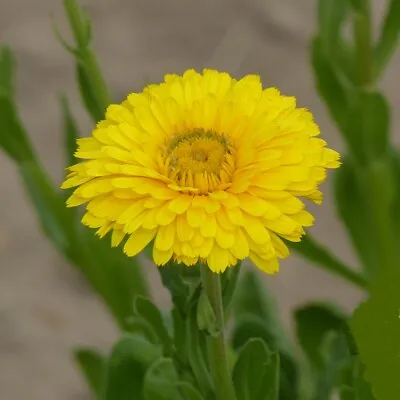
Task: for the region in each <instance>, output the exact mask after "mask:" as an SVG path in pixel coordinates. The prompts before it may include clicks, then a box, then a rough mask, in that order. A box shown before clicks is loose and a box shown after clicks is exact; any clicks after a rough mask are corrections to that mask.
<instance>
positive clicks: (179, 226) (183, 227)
mask: <svg viewBox="0 0 400 400" xmlns="http://www.w3.org/2000/svg"><path fill="white" fill-rule="evenodd" d="M194 232H195V230H194V229H193V228H192V227H191V226H190V225H189V223H188V221H187V219H186V217H185V216H184V215H178V218H177V220H176V234H177V237H178V239H179V240H180V241H181V242H184V241H187V240H191V239H192V238H193V236H194Z"/></svg>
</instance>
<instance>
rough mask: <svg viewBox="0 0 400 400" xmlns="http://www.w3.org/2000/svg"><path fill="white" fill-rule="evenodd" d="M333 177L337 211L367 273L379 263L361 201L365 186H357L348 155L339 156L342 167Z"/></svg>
mask: <svg viewBox="0 0 400 400" xmlns="http://www.w3.org/2000/svg"><path fill="white" fill-rule="evenodd" d="M334 177H335V179H334V190H335V200H336V208H337V211H338V213H339V216H340V218H341V220H342V221H343V222H344V224H345V226H346V228H347V230H348V233H349V235H350V238H351V241H352V243H353V245H354V247H355V249H356V250H357V254H358V256H359V258H360V261H361V263H362V266H363V267H364V269H365V271H366V272H367V273H368V275H371V274H372V273H373V272H374V270H375V269H376V266H377V265H379V262H378V254H377V250H376V246H375V245H374V242H373V238H372V237H371V235H370V233H371V232H372V231H373V226H372V223H371V219H370V217H369V212H368V210H367V206H366V203H365V195H364V190H365V189H364V188H363V187H361V185H360V180H359V179H357V170H356V168H355V166H354V164H353V163H351V160H350V159H348V158H345V159H343V163H342V166H341V167H340V168H339V170H338V171H336V173H335V175H334ZM360 221H362V224H361V223H360Z"/></svg>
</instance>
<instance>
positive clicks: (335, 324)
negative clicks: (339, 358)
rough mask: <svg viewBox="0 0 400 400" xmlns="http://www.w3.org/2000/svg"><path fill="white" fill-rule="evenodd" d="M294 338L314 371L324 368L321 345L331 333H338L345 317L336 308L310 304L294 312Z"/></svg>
mask: <svg viewBox="0 0 400 400" xmlns="http://www.w3.org/2000/svg"><path fill="white" fill-rule="evenodd" d="M294 320H295V323H296V325H295V326H296V336H297V339H298V342H299V344H300V346H301V347H302V349H303V351H304V353H305V354H306V355H307V358H308V360H309V362H310V363H311V365H312V367H313V368H314V369H315V370H320V369H323V368H324V364H325V360H324V358H325V355H324V354H323V353H322V352H323V344H324V340H325V338H326V335H327V334H328V333H329V332H331V331H336V332H340V331H342V330H343V328H344V327H345V320H346V317H345V315H344V313H343V312H342V311H341V310H339V309H338V307H336V306H333V305H331V304H328V303H326V304H324V303H312V304H308V305H306V306H303V307H301V308H298V309H297V310H296V311H295V312H294Z"/></svg>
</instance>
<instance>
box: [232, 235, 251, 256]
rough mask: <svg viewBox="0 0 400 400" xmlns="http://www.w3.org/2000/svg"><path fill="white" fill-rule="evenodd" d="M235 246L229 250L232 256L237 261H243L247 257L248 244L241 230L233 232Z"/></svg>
mask: <svg viewBox="0 0 400 400" xmlns="http://www.w3.org/2000/svg"><path fill="white" fill-rule="evenodd" d="M234 236H235V244H234V245H233V246H232V248H231V252H232V254H233V255H234V256H235V257H236V258H237V259H239V260H244V259H245V258H246V257H248V256H249V250H250V249H249V243H248V242H247V238H246V236H245V235H244V233H243V232H242V229H241V228H238V229H236V231H235V232H234Z"/></svg>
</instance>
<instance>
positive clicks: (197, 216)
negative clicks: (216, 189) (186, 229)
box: [186, 207, 206, 228]
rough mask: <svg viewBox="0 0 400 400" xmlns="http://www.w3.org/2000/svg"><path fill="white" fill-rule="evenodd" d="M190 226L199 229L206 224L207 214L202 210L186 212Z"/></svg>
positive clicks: (192, 209) (190, 209) (196, 209)
mask: <svg viewBox="0 0 400 400" xmlns="http://www.w3.org/2000/svg"><path fill="white" fill-rule="evenodd" d="M186 217H187V221H188V224H189V225H190V226H191V227H192V228H198V227H199V226H201V225H202V224H203V222H204V219H205V217H206V212H205V210H203V209H202V208H193V207H191V208H189V209H188V210H187V212H186Z"/></svg>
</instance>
